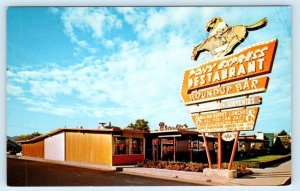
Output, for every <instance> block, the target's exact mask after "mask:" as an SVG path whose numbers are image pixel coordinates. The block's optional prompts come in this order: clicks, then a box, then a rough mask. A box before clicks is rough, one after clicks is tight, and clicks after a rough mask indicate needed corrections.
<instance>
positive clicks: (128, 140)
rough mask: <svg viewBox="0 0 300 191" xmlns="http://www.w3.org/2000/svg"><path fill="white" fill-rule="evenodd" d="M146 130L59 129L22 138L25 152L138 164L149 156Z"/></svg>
mask: <svg viewBox="0 0 300 191" xmlns="http://www.w3.org/2000/svg"><path fill="white" fill-rule="evenodd" d="M145 133H148V132H145V131H133V130H127V129H125V130H121V129H120V128H113V127H112V128H108V129H106V128H105V129H68V128H62V129H56V130H54V131H51V132H49V133H47V134H44V135H41V136H38V137H35V138H33V139H31V140H27V141H21V142H20V143H22V155H23V156H30V157H39V158H45V159H48V160H59V161H75V162H88V163H98V164H105V165H113V166H115V165H128V164H136V163H137V162H139V161H143V160H144V159H145V138H144V137H145V136H144V134H145Z"/></svg>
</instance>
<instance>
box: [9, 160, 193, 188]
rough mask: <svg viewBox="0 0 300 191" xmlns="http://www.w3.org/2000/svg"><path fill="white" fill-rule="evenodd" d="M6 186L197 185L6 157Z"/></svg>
mask: <svg viewBox="0 0 300 191" xmlns="http://www.w3.org/2000/svg"><path fill="white" fill-rule="evenodd" d="M7 184H8V185H9V186H199V184H192V183H185V182H177V181H172V180H162V179H157V178H148V177H140V176H134V175H128V174H122V173H118V172H105V171H99V170H92V169H85V168H78V167H71V166H64V165H58V164H52V163H42V162H35V161H27V160H19V159H12V158H7Z"/></svg>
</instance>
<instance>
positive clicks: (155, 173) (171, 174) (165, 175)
mask: <svg viewBox="0 0 300 191" xmlns="http://www.w3.org/2000/svg"><path fill="white" fill-rule="evenodd" d="M123 173H125V174H134V175H139V176H147V177H152V178H162V179H172V180H177V181H182V182H192V183H198V184H207V185H226V184H227V183H229V182H230V181H231V180H233V179H232V178H224V179H220V178H213V177H210V176H205V175H204V174H203V173H201V172H185V171H176V170H167V169H156V168H124V169H123Z"/></svg>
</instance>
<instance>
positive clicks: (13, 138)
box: [6, 136, 18, 141]
mask: <svg viewBox="0 0 300 191" xmlns="http://www.w3.org/2000/svg"><path fill="white" fill-rule="evenodd" d="M6 137H7V138H8V139H9V140H11V141H16V138H17V137H18V136H13V137H10V136H6Z"/></svg>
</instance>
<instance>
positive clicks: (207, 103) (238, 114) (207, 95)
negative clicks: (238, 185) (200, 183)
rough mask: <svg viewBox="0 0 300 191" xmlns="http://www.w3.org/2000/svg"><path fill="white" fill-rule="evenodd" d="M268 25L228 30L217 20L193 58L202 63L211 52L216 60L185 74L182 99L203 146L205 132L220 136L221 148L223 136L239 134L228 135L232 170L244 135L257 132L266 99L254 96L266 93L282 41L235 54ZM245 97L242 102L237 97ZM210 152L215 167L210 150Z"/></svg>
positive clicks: (270, 41)
mask: <svg viewBox="0 0 300 191" xmlns="http://www.w3.org/2000/svg"><path fill="white" fill-rule="evenodd" d="M267 22H268V20H267V19H266V18H263V19H261V20H259V21H258V22H257V23H255V24H252V25H249V26H244V25H236V26H228V25H227V24H226V23H225V22H224V21H223V19H222V18H212V19H211V20H209V22H208V23H207V24H206V27H205V28H206V31H207V32H210V34H209V35H208V37H207V38H206V39H205V40H204V41H203V42H201V43H200V44H199V45H197V46H195V47H194V49H193V51H192V60H194V61H197V59H198V57H199V55H200V54H201V53H203V52H205V51H208V52H210V54H211V55H212V56H213V60H211V61H209V62H207V63H203V64H200V65H197V66H195V67H193V68H189V69H186V70H185V72H184V76H183V82H182V88H181V97H182V101H183V102H184V103H185V105H186V106H187V107H188V110H189V112H190V113H191V116H192V119H193V121H194V123H195V125H196V127H197V128H198V130H199V131H200V132H201V133H202V135H203V139H204V142H206V141H205V139H206V138H205V134H206V133H216V132H217V133H219V136H218V137H219V138H218V144H219V145H220V147H221V137H222V133H226V135H227V134H228V133H230V132H232V133H233V132H236V133H235V134H232V133H231V134H229V135H230V137H231V138H232V137H234V135H236V136H235V142H234V146H233V150H232V155H231V159H230V163H229V167H228V168H229V170H230V169H231V167H232V163H233V159H234V155H235V152H236V147H237V141H238V136H239V133H240V131H251V130H254V127H255V123H256V120H257V117H258V113H259V107H257V106H255V105H259V104H261V103H262V98H261V97H259V96H252V97H249V96H250V95H253V94H257V93H264V92H266V90H267V86H268V82H269V77H268V76H266V74H269V73H271V71H272V65H273V61H274V57H275V53H276V48H277V43H278V40H277V39H266V41H264V42H257V43H255V44H252V45H250V46H248V47H246V48H244V49H243V50H240V51H238V52H234V50H235V48H236V47H237V46H238V45H239V44H241V43H242V42H244V41H245V40H246V38H247V36H248V35H249V34H248V33H249V31H254V30H258V29H260V28H262V27H265V26H266V25H267ZM262 75H264V76H262ZM241 96H243V98H242V99H241V98H239V99H236V98H238V97H241ZM223 137H224V136H223ZM225 137H226V136H225ZM227 137H228V136H227ZM223 140H224V138H223ZM226 140H227V141H228V140H233V139H226ZM226 140H225V141H226ZM206 152H207V155H208V156H207V157H208V160H209V166H210V167H211V161H210V156H209V152H208V150H206ZM221 156H222V154H221V149H218V158H221ZM221 163H222V159H218V168H219V169H220V168H222V167H221Z"/></svg>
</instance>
